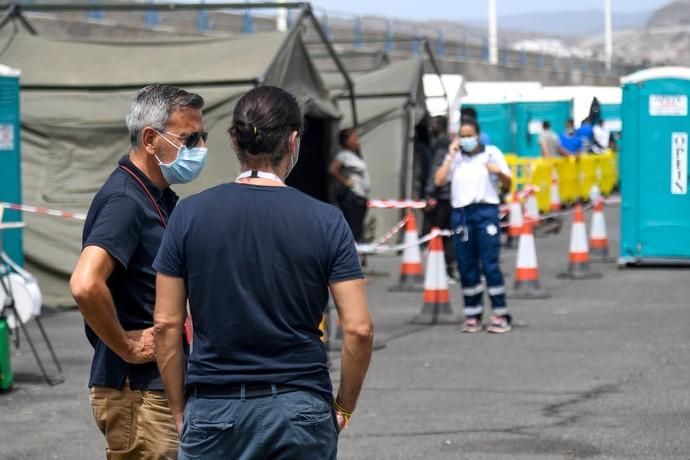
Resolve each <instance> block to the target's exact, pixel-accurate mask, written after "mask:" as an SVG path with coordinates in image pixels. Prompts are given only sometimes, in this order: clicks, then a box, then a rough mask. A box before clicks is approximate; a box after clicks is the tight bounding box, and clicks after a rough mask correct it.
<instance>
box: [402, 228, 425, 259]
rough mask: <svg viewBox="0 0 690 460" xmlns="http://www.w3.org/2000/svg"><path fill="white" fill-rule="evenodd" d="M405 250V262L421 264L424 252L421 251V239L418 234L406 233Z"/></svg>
mask: <svg viewBox="0 0 690 460" xmlns="http://www.w3.org/2000/svg"><path fill="white" fill-rule="evenodd" d="M404 244H405V249H404V250H403V262H405V263H408V264H409V263H421V262H422V252H421V251H420V249H419V237H418V236H417V232H405V241H404Z"/></svg>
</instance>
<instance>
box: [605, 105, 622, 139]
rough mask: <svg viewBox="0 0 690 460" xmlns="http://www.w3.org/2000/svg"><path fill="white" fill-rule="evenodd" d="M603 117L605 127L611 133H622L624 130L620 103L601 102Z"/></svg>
mask: <svg viewBox="0 0 690 460" xmlns="http://www.w3.org/2000/svg"><path fill="white" fill-rule="evenodd" d="M599 107H600V110H601V118H602V119H603V120H604V128H606V129H607V130H608V131H609V132H610V133H620V132H621V131H622V130H623V119H622V114H621V105H620V104H601V105H600V106H599Z"/></svg>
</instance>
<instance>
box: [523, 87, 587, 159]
mask: <svg viewBox="0 0 690 460" xmlns="http://www.w3.org/2000/svg"><path fill="white" fill-rule="evenodd" d="M514 113H515V115H514V116H515V124H516V130H515V152H516V153H517V154H518V156H520V157H539V156H541V147H540V146H539V136H540V135H541V133H542V130H543V128H542V123H543V122H544V121H549V122H551V126H552V128H553V130H554V131H555V132H559V130H560V127H562V126H565V123H566V122H567V121H568V119H570V118H572V113H573V100H572V99H561V100H520V101H518V102H515V108H514Z"/></svg>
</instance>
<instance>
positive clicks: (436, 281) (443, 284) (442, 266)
mask: <svg viewBox="0 0 690 460" xmlns="http://www.w3.org/2000/svg"><path fill="white" fill-rule="evenodd" d="M444 257H445V256H444V254H443V252H440V251H431V252H429V255H428V257H427V259H426V260H427V263H426V276H425V278H424V280H425V281H424V289H428V290H433V291H440V290H444V289H448V278H447V277H446V261H445V258H444Z"/></svg>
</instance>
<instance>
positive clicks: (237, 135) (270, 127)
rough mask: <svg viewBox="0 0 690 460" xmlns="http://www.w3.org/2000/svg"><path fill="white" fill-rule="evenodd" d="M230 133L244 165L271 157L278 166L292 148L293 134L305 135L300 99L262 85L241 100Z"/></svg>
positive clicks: (236, 107)
mask: <svg viewBox="0 0 690 460" xmlns="http://www.w3.org/2000/svg"><path fill="white" fill-rule="evenodd" d="M232 118H233V120H232V126H231V127H230V129H229V130H228V132H229V133H230V135H231V136H232V137H233V139H234V140H235V143H236V144H237V148H238V151H237V156H238V158H239V159H240V161H241V162H243V163H244V162H247V161H251V158H252V157H256V156H258V155H268V156H270V158H271V163H272V164H273V165H277V164H278V163H280V161H281V160H282V159H283V157H284V156H285V154H286V153H287V152H288V149H289V141H290V135H291V134H292V133H293V132H294V131H297V132H299V135H300V136H301V135H302V129H303V124H302V123H303V119H302V110H301V109H300V106H299V103H298V102H297V99H296V98H295V96H293V95H292V94H290V93H288V92H287V91H285V90H284V89H281V88H278V87H276V86H259V87H258V88H255V89H253V90H251V91H249V92H248V93H246V94H245V95H244V96H242V97H241V98H240V100H239V101H237V105H235V110H234V112H233V115H232Z"/></svg>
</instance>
